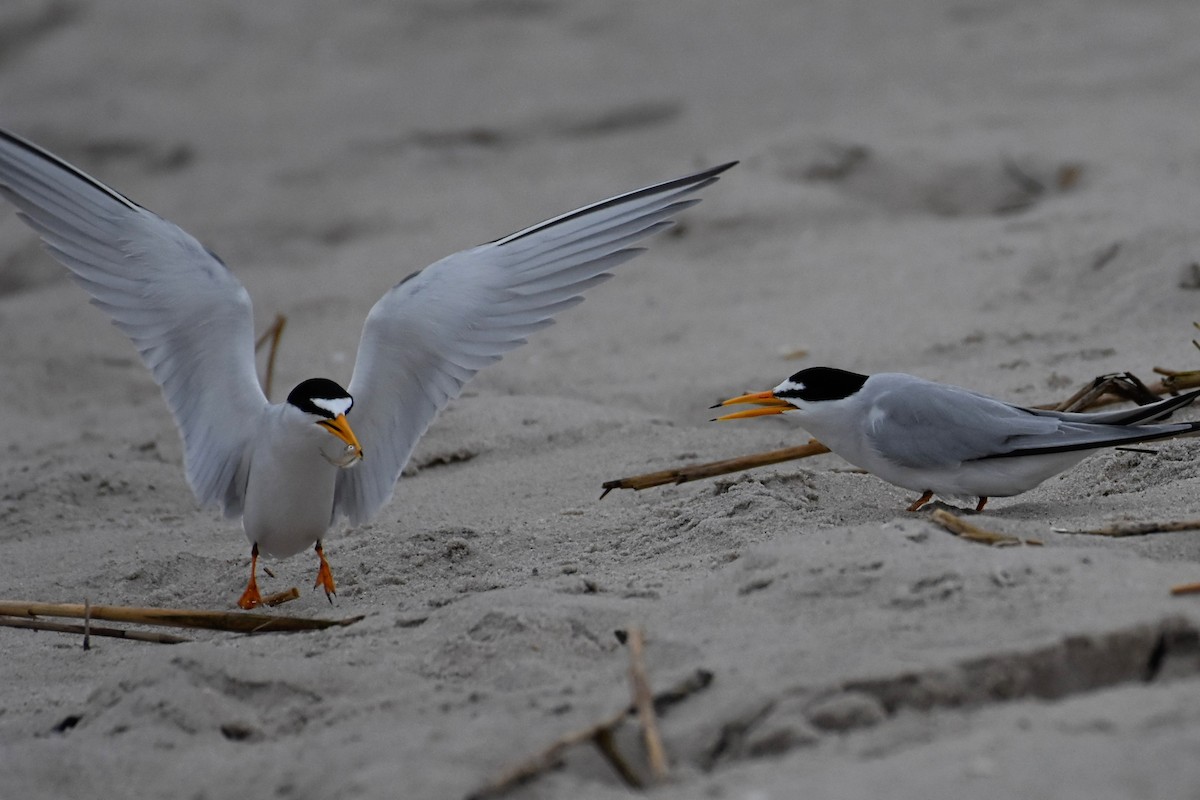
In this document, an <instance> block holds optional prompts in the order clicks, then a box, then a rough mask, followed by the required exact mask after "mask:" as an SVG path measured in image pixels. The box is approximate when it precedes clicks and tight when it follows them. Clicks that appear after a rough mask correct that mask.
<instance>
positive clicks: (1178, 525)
mask: <svg viewBox="0 0 1200 800" xmlns="http://www.w3.org/2000/svg"><path fill="white" fill-rule="evenodd" d="M1197 528H1200V519H1188V520H1179V521H1176V522H1114V523H1112V524H1111V525H1102V526H1101V527H1099V528H1089V529H1085V530H1071V529H1070V528H1052V529H1051V530H1053V531H1054V532H1055V533H1074V534H1078V535H1081V536H1145V535H1146V534H1148V533H1172V532H1174V531H1191V530H1196V529H1197Z"/></svg>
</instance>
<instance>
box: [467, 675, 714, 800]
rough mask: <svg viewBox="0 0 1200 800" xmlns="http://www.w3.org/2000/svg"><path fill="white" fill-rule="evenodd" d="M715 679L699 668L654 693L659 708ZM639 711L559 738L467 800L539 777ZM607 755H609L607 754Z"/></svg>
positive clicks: (620, 713)
mask: <svg viewBox="0 0 1200 800" xmlns="http://www.w3.org/2000/svg"><path fill="white" fill-rule="evenodd" d="M712 678H713V676H712V673H711V672H709V671H707V670H703V669H698V670H696V671H695V672H693V673H692V674H690V675H688V676H687V677H686V678H684V679H683V680H682V681H680V682H679V683H677V684H676V685H675V686H673V687H671V688H670V689H667V690H665V691H662V692H659V693H658V694H656V695H654V709H655V711H657V712H658V713H659V714H661V713H662V712H663V710H664V709H665V708H667V707H669V706H672V705H674V704H676V703H678V702H681V701H683V700H685V699H687V698H688V697H690V696H691V695H693V694H695V693H696V692H699V691H701V690H703V689H705V688H707V687H708V685H709V684H710V683H712ZM635 711H636V708H635V706H634V705H633V704H630V705H627V706H625V707H624V708H622V709H621V710H620V711H618V712H616V713H615V714H612V715H610V716H608V717H605V718H604V719H602V720H600V721H599V722H597V723H596V724H594V725H589V726H588V727H586V728H581V729H579V730H576V731H571V732H570V733H567V734H564V735H562V736H560V737H558V738H557V739H555V740H554V741H553V742H551V743H550V745H549V746H547V747H545V748H543V749H542V750H540V751H539V752H537V753H535V754H534V755H532V756H530V757H529V758H527V759H525V760H523V761H521V762H520V763H518V764H517V765H516V766H514V767H511V768H510V769H507V770H505V771H504V772H503V773H501V774H500V775H499V777H497V778H496V779H494V780H492V781H490V782H489V783H488V784H487V785H486V786H484V787H483V788H481V789H479V790H477V791H475V792H472V793H471V794H469V795H467V798H466V800H486V798H492V797H499V796H500V795H502V794H504V793H505V792H507V791H509V790H511V789H513V788H515V787H517V786H520V785H521V784H523V783H526V782H527V781H530V780H532V779H534V778H536V777H537V776H538V775H541V774H542V773H543V772H547V771H549V770H551V769H553V768H554V767H556V766H558V764H559V763H561V762H562V756H563V752H564V751H565V750H567V748H569V747H571V746H573V745H577V744H580V743H582V742H596V743H597V745H598V746H599V745H600V742H599V741H598V737H599V738H600V739H603V738H604V733H603V732H605V731H607V732H608V733H607V735H608V736H609V737H611V736H612V732H613V731H615V730H616V729H617V727H618V726H619V725H621V723H623V722H624V721H625V718H626V717H628V716H629V715H630V714H633V713H635ZM610 741H611V738H610ZM605 757H606V758H607V755H606V756H605ZM610 763H611V762H610Z"/></svg>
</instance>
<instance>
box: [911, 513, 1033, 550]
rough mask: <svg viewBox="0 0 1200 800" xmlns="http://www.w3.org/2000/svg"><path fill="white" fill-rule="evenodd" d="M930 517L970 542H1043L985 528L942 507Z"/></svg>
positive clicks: (1003, 543)
mask: <svg viewBox="0 0 1200 800" xmlns="http://www.w3.org/2000/svg"><path fill="white" fill-rule="evenodd" d="M930 519H932V520H933V521H934V522H936V523H937V524H938V525H941V526H942V527H943V528H945V529H946V530H948V531H950V532H951V533H953V534H954V535H955V536H957V537H958V538H960V539H966V540H967V541H968V542H978V543H979V544H987V545H992V546H994V547H1003V546H1006V545H1014V544H1028V545H1033V546H1035V547H1040V546H1041V544H1042V543H1041V541H1039V540H1037V539H1022V538H1020V537H1019V536H1009V535H1008V534H1007V533H997V532H996V531H989V530H985V529H984V528H980V527H979V526H977V525H972V524H971V523H969V522H967V521H966V520H965V519H963V518H962V517H957V516H955V515H954V514H951V513H950V512H949V511H946V510H945V509H942V508H939V509H938V510H936V511H934V512H933V516H932V517H930Z"/></svg>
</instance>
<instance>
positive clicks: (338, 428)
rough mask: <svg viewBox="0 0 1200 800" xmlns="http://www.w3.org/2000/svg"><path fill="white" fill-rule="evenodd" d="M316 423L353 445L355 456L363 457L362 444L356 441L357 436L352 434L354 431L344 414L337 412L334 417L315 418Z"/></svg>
mask: <svg viewBox="0 0 1200 800" xmlns="http://www.w3.org/2000/svg"><path fill="white" fill-rule="evenodd" d="M317 424H318V425H320V426H321V427H322V428H324V429H325V430H327V431H329V432H330V433H332V434H333V435H334V436H336V437H338V438H339V439H341V440H342V441H343V442H345V443H346V444H348V445H350V446H351V447H353V448H354V456H355V458H358V459H362V458H364V455H363V449H362V445H360V444H359V443H358V437H356V436H355V435H354V431H353V430H352V429H351V428H350V421H349V420H347V419H346V415H345V414H338V415H337V418H335V419H322V420H317Z"/></svg>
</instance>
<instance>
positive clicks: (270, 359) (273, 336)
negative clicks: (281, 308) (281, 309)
mask: <svg viewBox="0 0 1200 800" xmlns="http://www.w3.org/2000/svg"><path fill="white" fill-rule="evenodd" d="M286 326H287V317H285V316H284V315H283V314H276V315H275V320H274V322H272V323H271V324H270V325H269V326H268V327H267V329H266V330H265V331H263V333H262V336H259V337H258V339H257V340H256V341H255V342H254V352H255V353H257V352H258V351H259V349H260V348H262V346H263V345H264V344H266V343H267V341H268V340H269V341H270V342H271V346H270V348H269V349H268V350H267V374H266V376H265V377H264V378H263V394H265V395H266V396H267V399H268V400H269V399H271V383H272V381H274V379H275V352H276V351H277V350H278V349H279V338H280V337H281V336H283V329H284V327H286Z"/></svg>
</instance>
